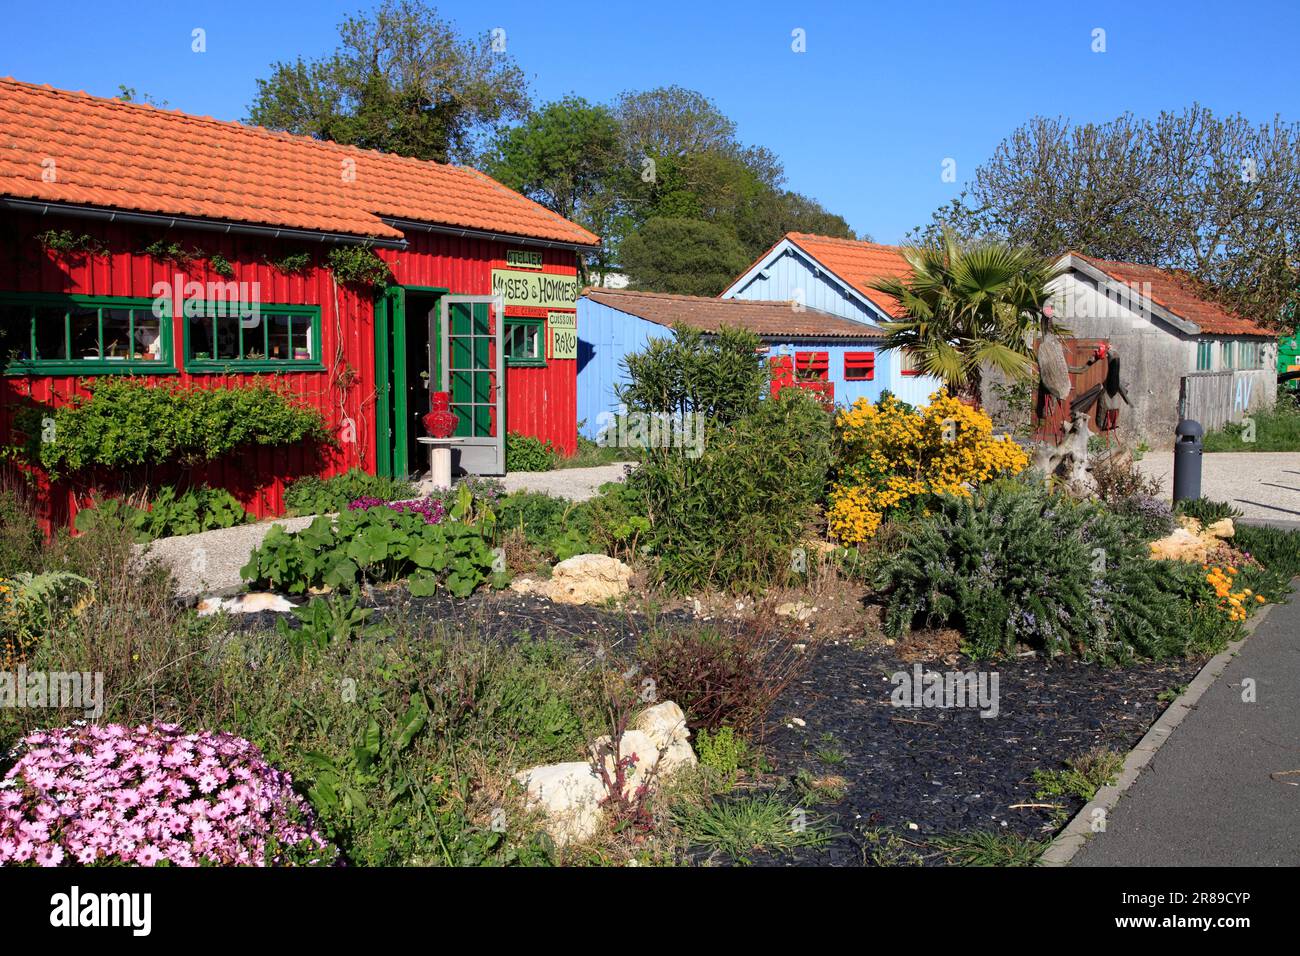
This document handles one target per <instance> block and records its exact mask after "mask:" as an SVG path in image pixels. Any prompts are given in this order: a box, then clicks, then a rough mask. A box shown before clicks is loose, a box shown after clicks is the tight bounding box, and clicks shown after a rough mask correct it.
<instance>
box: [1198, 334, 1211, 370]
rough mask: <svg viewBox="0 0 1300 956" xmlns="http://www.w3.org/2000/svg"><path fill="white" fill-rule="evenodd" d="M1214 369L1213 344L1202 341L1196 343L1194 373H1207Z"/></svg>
mask: <svg viewBox="0 0 1300 956" xmlns="http://www.w3.org/2000/svg"><path fill="white" fill-rule="evenodd" d="M1213 367H1214V343H1213V342H1206V341H1204V340H1202V341H1199V342H1197V343H1196V371H1198V372H1208V371H1210V369H1212V368H1213Z"/></svg>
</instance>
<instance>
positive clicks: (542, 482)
mask: <svg viewBox="0 0 1300 956" xmlns="http://www.w3.org/2000/svg"><path fill="white" fill-rule="evenodd" d="M627 468H628V463H627V462H619V463H617V464H613V465H596V466H595V467H594V468H561V469H558V470H556V471H512V472H510V473H509V474H508V475H506V476H505V478H503V479H502V483H503V484H504V485H505V486H506V491H507V492H513V491H542V492H545V493H546V494H548V495H556V496H557V497H560V498H568V499H569V500H571V501H586V500H587V499H588V498H594V497H596V491H597V490H598V489H599V488H600V486H601V485H603V484H605V483H606V482H608V481H622V480H623V478H624V477H625V475H626V474H627Z"/></svg>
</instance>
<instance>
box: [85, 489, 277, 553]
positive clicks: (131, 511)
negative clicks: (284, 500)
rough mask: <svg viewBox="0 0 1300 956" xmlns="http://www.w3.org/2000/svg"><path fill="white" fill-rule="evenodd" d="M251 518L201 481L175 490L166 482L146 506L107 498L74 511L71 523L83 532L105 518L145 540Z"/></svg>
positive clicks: (223, 493)
mask: <svg viewBox="0 0 1300 956" xmlns="http://www.w3.org/2000/svg"><path fill="white" fill-rule="evenodd" d="M252 520H254V519H253V516H252V515H251V514H249V512H248V511H247V510H246V509H245V508H244V506H243V505H241V504H240V503H239V501H238V499H236V498H235V496H234V495H232V494H231V493H230V492H229V491H226V490H225V489H224V488H209V487H207V486H206V485H201V486H199V487H197V488H188V489H186V490H185V491H183V492H177V491H176V489H175V488H173V487H172V486H170V485H166V486H164V487H163V488H161V489H160V490H159V491H158V492H157V494H155V495H154V497H153V500H152V501H151V502H150V504H149V507H148V508H137V507H135V506H134V505H131V504H129V503H128V502H125V501H122V500H119V499H113V498H109V499H106V500H104V501H100V502H97V503H96V505H95V507H93V508H89V509H86V510H85V511H80V512H78V513H77V518H76V521H75V526H76V529H77V530H78V531H79V532H82V533H85V532H88V531H90V530H91V529H92V528H94V527H96V526H97V525H99V524H102V523H104V522H108V523H109V524H111V525H113V526H115V527H121V528H123V529H124V530H125V531H126V532H127V533H129V534H130V535H131V538H132V540H133V541H136V542H145V541H152V540H154V539H155V538H167V537H171V536H173V535H180V534H198V533H199V532H200V531H211V530H213V529H214V528H233V527H234V526H235V525H237V524H245V523H247V522H249V521H252Z"/></svg>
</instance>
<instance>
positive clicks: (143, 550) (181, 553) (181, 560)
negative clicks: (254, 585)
mask: <svg viewBox="0 0 1300 956" xmlns="http://www.w3.org/2000/svg"><path fill="white" fill-rule="evenodd" d="M625 469H626V465H623V464H617V465H599V466H597V467H594V468H567V469H562V470H559V471H539V472H524V471H517V472H511V473H510V474H508V475H506V476H505V478H504V479H503V482H502V483H503V484H504V485H505V488H506V491H507V492H515V491H543V492H546V493H547V494H551V495H555V496H557V497H560V498H568V499H570V500H572V501H586V500H587V499H588V498H592V497H594V496H595V494H596V491H597V489H599V488H600V486H601V485H603V484H605V483H606V482H609V481H622V480H623V477H624V474H625ZM311 522H312V516H307V517H303V518H276V519H274V520H271V521H259V522H258V523H257V524H245V525H238V526H236V527H234V528H219V529H217V530H216V531H204V532H201V533H199V534H187V535H180V536H178V537H174V538H159V539H158V540H157V541H151V542H150V543H149V544H147V545H140V546H139V547H138V550H137V554H140V555H141V556H142V557H144V558H145V559H146V560H157V561H160V562H162V563H163V564H164V565H166V566H167V567H168V568H170V569H171V572H172V574H173V576H175V578H176V584H177V587H176V593H177V594H178V595H179V596H180V597H182V598H187V599H188V598H195V597H199V596H201V595H208V594H230V593H233V592H235V591H239V590H242V588H243V581H242V580H241V579H240V577H239V569H240V568H242V567H243V566H244V565H245V564H247V563H248V559H249V556H250V555H252V553H253V549H254V548H256V547H257V546H258V545H260V544H261V543H262V539H263V538H265V537H266V534H267V532H269V531H270V530H271V528H272V526H273V525H277V524H278V525H283V526H284V528H285V530H286V531H298V530H300V529H302V528H305V527H307V525H309V524H311Z"/></svg>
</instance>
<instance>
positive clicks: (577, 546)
mask: <svg viewBox="0 0 1300 956" xmlns="http://www.w3.org/2000/svg"><path fill="white" fill-rule="evenodd" d="M495 510H496V519H497V521H496V530H497V535H498V539H499V540H500V539H503V538H504V536H505V535H506V534H508V533H510V532H512V531H519V532H522V533H523V536H524V540H525V541H527V542H528V544H529V546H530V547H532V548H534V549H535V550H537V551H539V552H540V553H541V554H542V556H543V557H545V558H547V559H548V560H555V561H563V560H564V559H565V558H571V557H573V555H575V554H586V553H588V552H590V551H592V550H593V545H592V543H591V539H590V538H589V537H588V531H589V530H590V527H591V523H590V520H589V515H588V511H587V509H586V508H585V507H583V506H582V505H580V504H575V503H574V502H572V501H569V500H567V499H565V498H557V497H555V496H554V495H548V494H544V493H542V492H539V491H518V492H515V493H514V494H511V495H506V496H505V497H504V498H502V499H501V501H500V502H499V503H498V504H497V507H496V509H495Z"/></svg>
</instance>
